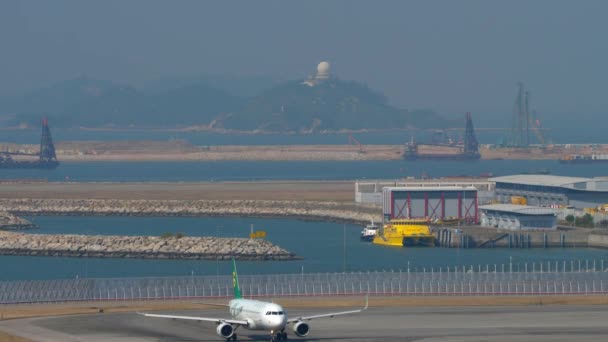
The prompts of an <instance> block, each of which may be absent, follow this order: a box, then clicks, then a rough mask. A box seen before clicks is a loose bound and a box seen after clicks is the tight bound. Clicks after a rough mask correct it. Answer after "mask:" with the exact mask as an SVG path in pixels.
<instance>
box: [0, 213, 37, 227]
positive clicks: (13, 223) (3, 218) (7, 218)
mask: <svg viewBox="0 0 608 342" xmlns="http://www.w3.org/2000/svg"><path fill="white" fill-rule="evenodd" d="M32 228H37V227H36V225H35V224H33V223H32V222H30V221H28V220H26V219H24V218H21V217H18V216H16V215H13V214H11V213H7V212H5V211H0V230H21V229H32Z"/></svg>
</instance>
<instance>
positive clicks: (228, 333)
mask: <svg viewBox="0 0 608 342" xmlns="http://www.w3.org/2000/svg"><path fill="white" fill-rule="evenodd" d="M215 331H216V332H217V334H218V335H219V336H220V337H223V338H231V337H232V335H234V327H233V326H232V325H230V324H228V323H221V324H219V325H218V326H217V328H216V329H215Z"/></svg>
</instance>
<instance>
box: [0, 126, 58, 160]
mask: <svg viewBox="0 0 608 342" xmlns="http://www.w3.org/2000/svg"><path fill="white" fill-rule="evenodd" d="M13 157H16V158H13ZM32 157H34V158H32ZM57 166H59V161H58V160H57V155H56V154H55V145H53V139H52V137H51V130H50V129H49V122H48V120H47V119H46V118H45V119H43V120H42V137H41V139H40V152H38V153H26V152H9V151H2V152H0V169H54V168H56V167H57Z"/></svg>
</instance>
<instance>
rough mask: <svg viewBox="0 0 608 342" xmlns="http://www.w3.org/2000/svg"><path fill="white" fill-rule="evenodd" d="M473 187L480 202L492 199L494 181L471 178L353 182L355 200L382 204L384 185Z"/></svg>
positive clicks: (488, 201) (487, 201)
mask: <svg viewBox="0 0 608 342" xmlns="http://www.w3.org/2000/svg"><path fill="white" fill-rule="evenodd" d="M471 186H472V187H475V188H476V189H477V198H478V201H479V203H480V204H483V203H490V202H492V201H493V200H494V182H490V181H487V180H482V179H473V178H455V179H451V178H437V179H402V180H395V181H388V180H359V181H356V182H355V202H357V203H366V204H378V205H381V204H382V189H384V188H386V187H404V188H436V187H458V188H462V187H471Z"/></svg>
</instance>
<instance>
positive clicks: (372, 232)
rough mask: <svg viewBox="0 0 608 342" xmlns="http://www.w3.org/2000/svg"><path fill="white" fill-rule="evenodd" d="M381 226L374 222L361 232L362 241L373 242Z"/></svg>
mask: <svg viewBox="0 0 608 342" xmlns="http://www.w3.org/2000/svg"><path fill="white" fill-rule="evenodd" d="M378 229H380V226H379V225H377V224H375V223H374V220H372V222H371V223H370V224H368V225H367V226H365V228H363V230H362V231H361V241H370V242H371V241H372V240H373V239H374V236H376V232H378Z"/></svg>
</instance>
